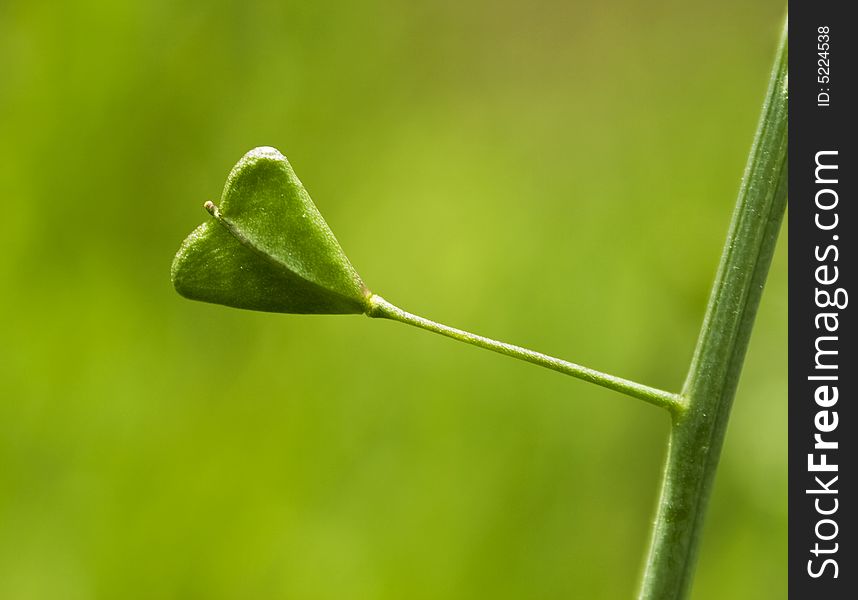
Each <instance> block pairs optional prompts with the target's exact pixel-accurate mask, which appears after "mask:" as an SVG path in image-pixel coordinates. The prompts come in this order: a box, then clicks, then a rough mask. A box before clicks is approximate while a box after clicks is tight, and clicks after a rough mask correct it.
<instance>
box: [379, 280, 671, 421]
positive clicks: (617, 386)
mask: <svg viewBox="0 0 858 600" xmlns="http://www.w3.org/2000/svg"><path fill="white" fill-rule="evenodd" d="M369 302H370V310H369V311H368V313H367V314H368V315H369V316H370V317H382V318H385V319H393V320H394V321H399V322H401V323H407V324H408V325H414V326H415V327H420V328H421V329H426V330H427V331H433V332H435V333H440V334H441V335H443V336H446V337H449V338H452V339H454V340H458V341H460V342H465V343H468V344H471V345H474V346H478V347H480V348H485V349H487V350H491V351H493V352H497V353H499V354H504V355H506V356H511V357H513V358H518V359H520V360H524V361H527V362H530V363H534V364H537V365H539V366H542V367H546V368H548V369H553V370H554V371H559V372H560V373H564V374H566V375H571V376H572V377H577V378H578V379H583V380H584V381H589V382H591V383H595V384H596V385H600V386H602V387H606V388H608V389H612V390H616V391H618V392H621V393H623V394H626V395H628V396H632V397H633V398H639V399H640V400H644V401H646V402H649V403H650V404H655V405H656V406H660V407H662V408H666V409H668V410H669V411H671V413H678V412H679V411H680V410H681V408H682V405H681V402H680V398H679V396H678V395H677V394H671V393H670V392H665V391H663V390H658V389H656V388H651V387H649V386H646V385H642V384H640V383H636V382H634V381H629V380H628V379H623V378H622V377H615V376H614V375H608V374H607V373H602V372H601V371H596V370H595V369H589V368H587V367H582V366H581V365H576V364H575V363H571V362H569V361H566V360H563V359H560V358H555V357H553V356H548V355H547V354H542V353H541V352H535V351H533V350H528V349H527V348H522V347H521V346H514V345H512V344H507V343H506V342H499V341H497V340H493V339H491V338H487V337H483V336H481V335H476V334H473V333H469V332H467V331H462V330H461V329H456V328H454V327H448V326H447V325H442V324H441V323H436V322H435V321H430V320H429V319H425V318H423V317H419V316H417V315H413V314H411V313H409V312H406V311H404V310H402V309H401V308H399V307H397V306H394V305H393V304H391V303H390V302H388V301H387V300H385V299H384V298H382V297H381V296H378V295H375V294H373V296H372V297H371V298H370V300H369Z"/></svg>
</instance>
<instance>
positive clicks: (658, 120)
mask: <svg viewBox="0 0 858 600" xmlns="http://www.w3.org/2000/svg"><path fill="white" fill-rule="evenodd" d="M783 10H784V7H783V3H782V2H776V1H774V0H759V1H755V2H750V3H749V2H745V1H742V0H725V1H723V2H718V3H713V2H706V3H703V2H700V3H688V2H684V1H680V0H668V1H665V2H658V3H654V2H642V1H637V0H612V1H609V2H596V1H594V0H593V1H587V2H567V1H560V0H536V1H530V2H524V1H518V0H516V1H509V0H504V1H501V2H499V1H498V0H492V1H488V0H481V1H475V2H462V1H452V0H442V1H427V0H418V1H415V0H378V1H370V2H360V3H357V2H268V3H265V2H254V1H251V0H245V1H243V2H223V1H221V2H217V1H216V2H211V1H209V2H173V1H170V2H168V1H165V0H149V1H147V2H136V3H131V2H107V1H105V0H91V1H78V2H66V3H61V2H55V3H53V2H52V3H44V2H38V1H35V2H34V1H28V2H23V1H16V0H13V1H11V2H9V1H8V0H7V1H5V2H2V3H0V182H2V186H3V210H2V220H0V223H2V235H0V277H2V282H3V293H2V295H0V314H1V315H2V317H0V322H2V327H1V328H0V330H2V331H0V339H2V344H0V598H3V599H4V600H5V599H9V600H19V599H21V600H24V599H49V598H50V599H54V598H63V599H68V600H76V599H88V598H141V599H143V598H146V599H148V598H205V599H209V598H211V599H234V598H289V599H297V600H303V599H313V600H315V599H318V600H334V599H336V600H340V599H373V600H375V599H402V598H409V599H455V598H463V599H473V598H492V599H494V598H501V599H503V598H510V599H520V598H540V599H541V598H545V599H555V598H557V599H560V598H581V599H602V598H604V599H614V598H629V597H631V596H632V594H633V592H634V590H635V587H636V581H637V577H638V573H639V570H640V567H641V561H642V556H643V554H644V551H645V548H646V545H647V540H648V526H649V522H650V520H651V518H652V512H653V507H654V505H655V501H656V494H657V482H658V480H659V474H660V469H661V461H662V458H663V454H664V451H665V440H666V435H667V430H668V421H667V418H666V417H665V415H664V414H662V413H661V412H660V411H658V410H657V409H655V408H653V407H651V406H649V405H645V404H643V403H641V402H638V401H635V400H631V399H628V398H625V397H623V396H620V395H618V394H615V393H612V392H609V391H606V390H602V389H599V388H596V387H593V386H590V385H587V384H585V383H581V382H578V381H576V380H573V379H570V378H566V377H562V376H560V375H558V374H556V373H552V372H549V371H545V370H542V369H539V368H536V367H534V366H531V365H527V364H523V363H518V362H516V361H512V360H510V359H506V358H503V357H500V356H497V355H493V354H491V353H487V352H485V351H481V350H477V349H474V348H471V347H467V346H464V345H461V344H456V343H454V342H451V341H449V340H446V339H443V338H441V337H438V336H433V335H430V334H427V333H423V332H420V331H417V330H414V329H411V328H408V327H405V326H402V325H399V324H395V323H390V322H379V321H371V320H369V319H366V318H364V317H356V316H351V317H348V316H346V317H315V316H314V317H302V316H288V315H268V314H259V313H251V312H244V311H238V310H232V309H227V308H223V307H219V306H212V305H206V304H200V303H194V302H190V301H187V300H184V299H182V298H180V297H179V296H178V295H177V294H176V293H175V292H174V291H173V289H172V287H171V285H170V280H169V271H170V262H171V260H172V257H173V254H174V252H175V251H176V249H177V248H178V246H179V243H180V242H181V240H182V239H183V238H184V236H185V235H186V234H187V233H188V232H190V231H191V229H193V228H194V227H195V226H196V225H197V224H198V223H199V222H201V221H202V220H203V218H204V217H205V216H206V215H205V213H204V211H203V210H202V203H203V201H205V200H207V199H214V200H216V199H217V198H218V197H219V195H220V191H221V189H222V186H223V183H224V180H225V178H226V175H227V173H228V172H229V169H230V168H231V167H232V165H233V164H234V162H235V161H237V160H238V158H239V157H240V156H241V155H242V154H243V153H244V152H245V151H246V150H248V149H250V148H252V147H254V146H258V145H273V146H276V147H278V148H279V149H280V150H282V151H283V152H284V153H285V154H286V155H287V156H288V157H289V158H290V160H291V162H292V164H293V166H294V167H295V169H296V171H297V172H298V174H299V176H300V177H301V178H302V179H303V181H304V183H305V184H306V186H307V188H308V189H309V191H310V193H311V194H312V196H313V198H314V200H315V202H316V204H317V205H318V206H319V208H320V210H321V211H322V213H323V214H324V215H325V217H326V218H327V220H328V222H329V223H330V225H331V227H332V229H333V230H334V231H335V233H336V234H337V236H338V237H339V239H340V242H341V243H342V245H343V246H344V248H345V249H346V251H347V253H348V254H349V256H350V258H351V259H352V262H353V263H354V264H355V265H356V266H357V268H358V270H359V271H360V273H361V275H362V276H363V278H364V280H365V281H366V282H367V283H368V285H369V286H370V287H371V288H372V289H373V290H374V291H376V292H378V293H380V294H382V295H384V296H385V297H387V298H388V299H390V300H391V301H393V302H395V303H397V304H399V305H400V306H402V307H404V308H406V309H408V310H411V311H414V312H418V313H420V314H424V315H426V316H428V317H430V318H435V319H438V320H441V321H444V322H446V323H449V324H451V325H456V326H460V327H464V328H467V329H470V330H472V331H475V332H479V333H483V334H486V335H490V336H493V337H496V338H499V339H503V340H507V341H510V342H514V343H519V344H523V345H526V346H529V347H532V348H535V349H538V350H541V351H544V352H548V353H552V354H555V355H558V356H562V357H565V358H568V359H570V360H574V361H576V362H581V363H583V364H586V365H589V366H592V367H594V368H599V369H602V370H606V371H609V372H612V373H616V374H618V375H622V376H625V377H630V378H634V379H637V380H640V381H642V382H645V383H648V384H651V385H656V386H662V387H666V388H669V389H678V387H679V385H680V384H681V381H682V378H683V375H684V371H685V368H686V365H687V363H688V360H689V358H690V354H691V351H692V347H693V344H694V340H695V337H696V334H697V329H698V327H699V325H700V321H701V317H702V314H703V309H704V304H705V300H706V297H707V294H708V289H709V286H710V282H711V280H712V277H713V274H714V270H715V267H716V264H717V261H718V256H719V253H720V247H721V244H722V241H723V238H724V234H725V231H726V227H727V224H728V221H729V217H730V213H731V210H732V206H733V201H734V198H735V195H736V191H737V189H738V184H739V177H740V175H741V172H742V168H743V166H744V161H745V158H746V155H747V152H748V149H749V146H750V143H751V139H752V134H753V130H754V127H755V123H756V119H757V117H758V114H759V109H760V104H761V101H762V98H763V94H764V91H765V87H766V83H767V78H768V70H769V66H770V63H771V60H772V58H773V54H774V49H775V44H776V40H777V36H778V33H779V29H780V25H781V22H782V17H783V16H784V13H783ZM784 242H785V238H782V240H781V243H780V245H779V250H778V254H777V256H776V258H775V261H774V265H773V267H772V274H771V278H770V281H769V284H768V288H767V291H766V293H765V296H764V298H763V303H762V308H761V312H760V315H759V319H758V322H757V327H756V331H755V334H754V337H753V340H752V343H751V347H750V352H749V357H748V361H747V363H746V367H745V374H744V378H743V381H742V384H741V386H740V389H739V394H738V397H737V400H736V405H735V410H734V415H733V419H732V422H731V425H730V429H729V432H728V435H727V441H726V446H725V452H724V456H723V459H722V466H721V470H720V472H719V475H718V479H717V483H716V487H715V491H714V497H713V500H712V504H711V508H710V513H709V519H708V523H707V528H706V531H705V537H704V542H703V546H702V549H701V554H700V562H699V569H698V576H697V580H696V584H695V591H694V597H695V598H698V599H723V598H735V599H744V598H747V599H754V600H760V599H768V598H772V599H776V598H783V597H785V596H786V516H787V504H786V482H787V475H786V418H787V415H786V387H785V381H784V373H785V369H786V328H785V318H786V309H787V305H786V253H785V244H784Z"/></svg>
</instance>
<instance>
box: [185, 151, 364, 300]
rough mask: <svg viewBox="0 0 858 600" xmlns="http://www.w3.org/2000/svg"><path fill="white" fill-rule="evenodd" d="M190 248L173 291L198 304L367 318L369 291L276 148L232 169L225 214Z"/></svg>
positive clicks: (197, 234) (188, 243)
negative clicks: (364, 316)
mask: <svg viewBox="0 0 858 600" xmlns="http://www.w3.org/2000/svg"><path fill="white" fill-rule="evenodd" d="M205 207H206V209H207V210H208V211H209V212H210V213H211V215H212V218H211V219H209V220H208V221H206V222H205V223H203V224H202V225H200V226H199V227H198V228H197V229H196V230H194V232H193V233H191V235H189V236H188V238H187V239H186V240H185V241H184V243H183V244H182V246H181V248H179V251H178V253H177V254H176V257H175V259H174V260H173V268H172V278H173V285H174V286H175V288H176V291H178V292H179V293H180V294H181V295H183V296H185V297H186V298H190V299H192V300H202V301H203V302H214V303H216V304H224V305H226V306H233V307H236V308H246V309H250V310H262V311H269V312H283V313H329V314H330V313H362V312H366V311H367V309H368V306H369V304H368V303H369V296H370V295H371V294H370V292H369V290H367V288H366V286H365V285H364V284H363V281H361V279H360V277H359V276H358V274H357V272H356V271H355V269H354V267H352V265H351V263H350V262H349V260H348V258H346V255H345V254H344V253H343V250H342V248H341V247H340V244H339V242H337V239H336V238H335V237H334V234H333V233H331V230H330V228H328V224H327V223H325V220H324V219H323V218H322V215H320V214H319V211H318V209H317V208H316V205H315V204H313V201H312V200H311V199H310V195H309V194H308V193H307V191H306V190H305V189H304V186H303V185H302V184H301V181H300V180H299V179H298V177H297V176H296V175H295V172H294V171H293V170H292V166H291V165H290V164H289V161H287V160H286V157H285V156H283V155H282V154H280V152H278V151H277V150H276V149H274V148H268V147H261V148H255V149H253V150H251V151H250V152H248V153H247V154H245V155H244V156H243V157H242V159H241V160H240V161H238V164H236V165H235V167H233V169H232V172H231V173H230V174H229V177H228V178H227V181H226V186H225V187H224V190H223V196H222V199H221V207H220V209H218V207H217V206H215V205H214V204H213V203H211V202H206V205H205Z"/></svg>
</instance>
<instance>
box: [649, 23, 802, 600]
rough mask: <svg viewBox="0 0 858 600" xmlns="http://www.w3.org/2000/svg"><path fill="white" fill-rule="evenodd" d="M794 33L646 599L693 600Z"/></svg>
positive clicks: (674, 463)
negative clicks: (690, 597) (691, 593)
mask: <svg viewBox="0 0 858 600" xmlns="http://www.w3.org/2000/svg"><path fill="white" fill-rule="evenodd" d="M787 37H788V33H787V29H786V27H784V31H783V34H782V37H781V41H780V47H779V49H778V53H777V58H776V60H775V64H774V68H773V71H772V78H771V81H770V83H769V89H768V94H767V97H766V101H765V104H764V105H763V112H762V116H761V117H760V123H759V126H758V129H757V134H756V138H755V140H754V145H753V147H752V149H751V154H750V157H749V159H748V164H747V167H746V168H745V173H744V176H743V179H742V187H741V190H740V192H739V198H738V201H737V204H736V208H735V211H734V213H733V220H732V223H731V224H730V230H729V233H728V235H727V242H726V244H725V246H724V251H723V254H722V256H721V263H720V265H719V267H718V275H717V277H716V279H715V284H714V287H713V289H712V293H711V295H710V297H709V305H708V307H707V309H706V317H705V319H704V321H703V327H702V330H701V332H700V337H699V338H698V341H697V347H696V349H695V352H694V358H693V359H692V362H691V367H690V369H689V372H688V376H687V378H686V381H685V385H684V387H683V391H682V394H681V395H682V396H683V398H685V402H686V406H687V410H686V411H684V412H683V413H674V419H673V427H672V430H671V439H670V444H669V447H668V455H667V462H666V465H665V469H664V479H663V482H662V490H661V499H660V501H659V507H658V512H657V516H656V520H655V524H654V527H653V534H652V542H651V545H650V550H649V557H648V559H647V564H646V568H645V571H644V575H643V581H642V585H641V591H640V596H639V598H641V599H646V600H679V599H681V598H685V597H686V596H687V594H688V592H689V590H690V587H691V580H692V576H693V572H694V566H695V562H696V555H697V549H698V546H699V543H700V531H701V528H702V525H703V521H704V515H705V512H706V505H707V502H708V499H709V493H710V490H711V488H712V482H713V479H714V477H715V471H716V469H717V466H718V459H719V456H720V454H721V446H722V445H723V441H724V434H725V431H726V428H727V421H728V418H729V415H730V407H731V405H732V403H733V397H734V396H735V392H736V386H737V384H738V380H739V375H740V373H741V371H742V364H743V362H744V358H745V351H746V349H747V346H748V340H749V338H750V335H751V329H752V326H753V323H754V317H755V315H756V312H757V306H758V305H759V302H760V296H761V294H762V290H763V285H764V283H765V280H766V274H767V273H768V269H769V264H770V263H771V259H772V254H773V253H774V248H775V242H776V240H777V235H778V231H779V229H780V225H781V221H782V219H783V214H784V211H785V209H786V201H787V96H788V88H787Z"/></svg>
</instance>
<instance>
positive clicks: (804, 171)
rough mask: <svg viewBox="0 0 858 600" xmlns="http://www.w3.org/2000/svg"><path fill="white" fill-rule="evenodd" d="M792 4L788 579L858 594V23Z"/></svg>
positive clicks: (831, 596) (797, 590)
mask: <svg viewBox="0 0 858 600" xmlns="http://www.w3.org/2000/svg"><path fill="white" fill-rule="evenodd" d="M789 4H790V15H789V21H790V23H789V30H790V31H789V88H790V92H789V94H790V97H789V113H790V114H789V120H790V123H789V153H790V157H789V213H790V214H789V228H790V231H789V275H790V282H789V305H790V316H789V344H790V347H789V471H790V472H789V475H790V477H789V511H790V512H789V527H790V531H789V585H790V594H791V596H792V597H794V598H808V599H816V598H820V599H822V598H824V599H826V600H838V599H841V598H842V599H846V598H850V599H851V598H858V586H856V579H858V552H856V545H858V536H856V534H855V512H856V510H858V507H856V490H858V485H856V484H858V481H856V479H858V477H856V472H855V462H856V456H855V455H856V445H858V444H856V441H858V427H856V418H858V411H856V409H855V406H856V403H858V395H856V392H858V386H856V379H858V361H856V357H855V347H856V337H858V332H856V328H855V318H854V316H853V313H854V312H855V308H854V307H853V306H851V302H852V300H853V298H851V297H850V294H851V293H853V292H854V293H855V294H858V289H856V287H855V285H854V284H855V270H856V261H855V238H856V237H858V223H856V220H855V203H856V201H858V197H856V193H858V185H856V180H858V163H856V156H858V155H856V144H858V141H856V139H855V134H856V128H855V121H854V119H853V118H852V113H853V112H854V111H855V110H856V109H858V95H856V93H855V87H856V86H855V84H854V81H853V80H854V78H855V77H856V76H858V70H856V67H858V63H856V61H855V58H856V47H858V23H856V21H855V20H852V19H851V18H850V16H849V14H848V13H850V12H854V8H855V6H854V4H853V3H850V2H846V1H828V2H825V1H821V2H820V1H816V2H814V1H811V0H804V1H794V2H790V3H789ZM851 4H852V6H850V5H851ZM850 8H852V9H853V10H851V11H850V10H849V9H850ZM854 300H855V301H856V302H858V296H856V297H855V298H854Z"/></svg>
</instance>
